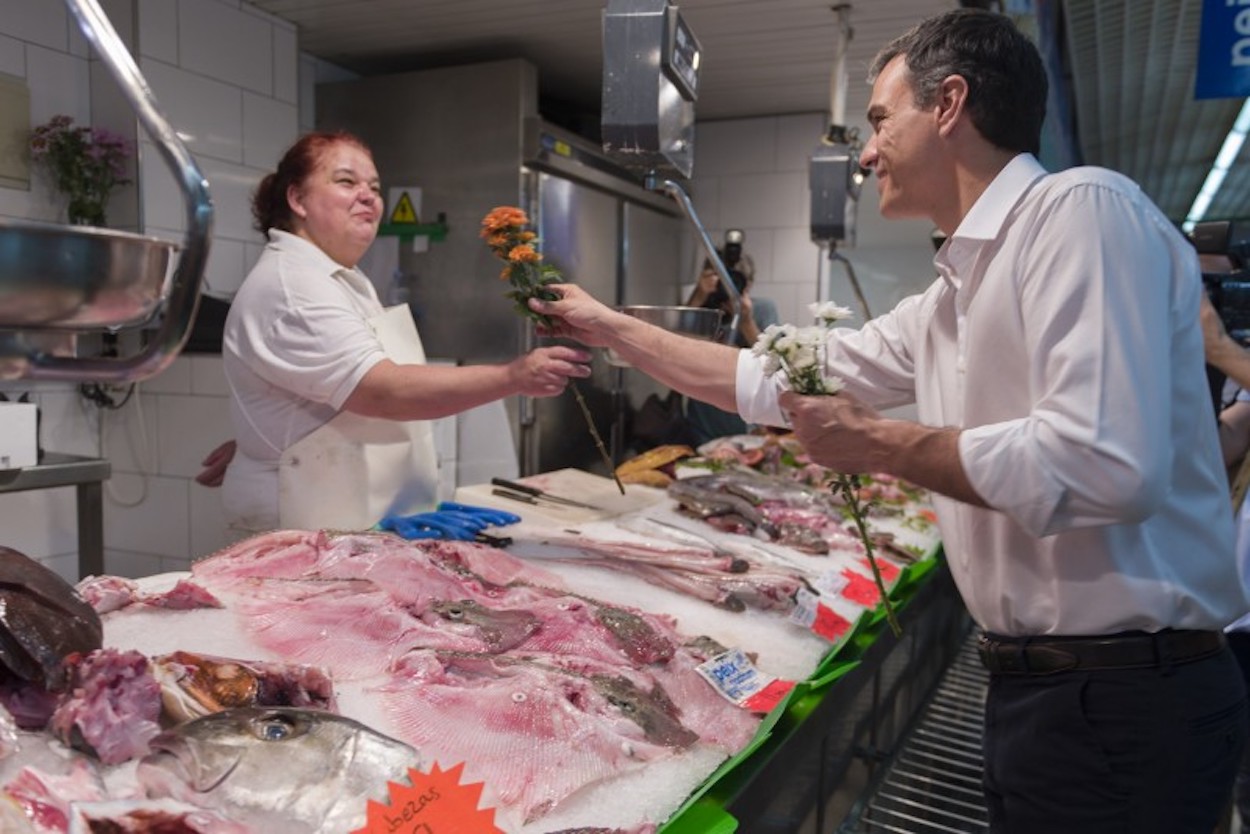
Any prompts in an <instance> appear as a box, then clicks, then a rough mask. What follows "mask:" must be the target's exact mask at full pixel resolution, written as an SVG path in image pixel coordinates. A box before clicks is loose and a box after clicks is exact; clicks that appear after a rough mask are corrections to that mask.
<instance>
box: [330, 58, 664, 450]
mask: <svg viewBox="0 0 1250 834" xmlns="http://www.w3.org/2000/svg"><path fill="white" fill-rule="evenodd" d="M316 107H317V113H316V121H317V125H318V128H319V129H322V130H339V129H341V130H348V131H350V132H352V133H354V134H356V135H357V136H359V137H360V138H361V139H362V140H364V141H365V142H366V143H367V144H368V145H369V146H370V147H371V148H372V150H373V153H374V157H375V160H376V162H377V165H378V170H379V173H380V174H381V177H382V185H383V189H384V191H385V190H386V189H387V188H389V187H392V186H410V187H412V186H415V187H419V188H420V189H421V211H420V217H419V220H420V222H421V223H422V224H425V223H431V222H435V221H436V220H438V219H440V218H441V220H442V221H443V222H444V223H445V224H446V235H445V237H444V239H443V240H441V241H432V242H430V243H429V245H428V248H427V250H426V251H424V252H415V251H413V246H411V245H410V244H408V243H407V242H406V241H404V242H401V244H400V246H399V251H400V255H399V275H400V281H401V282H402V284H403V285H404V289H406V290H407V292H408V296H409V299H410V302H409V303H410V304H411V305H412V309H413V314H414V317H415V318H416V320H417V326H418V328H419V330H420V332H421V338H422V341H423V342H424V344H425V349H426V353H427V355H428V356H429V357H430V358H431V359H441V360H451V361H455V362H460V363H477V362H499V361H507V360H509V359H511V358H513V357H515V356H516V355H518V354H519V353H521V352H523V351H525V350H528V349H529V348H531V347H533V346H534V345H536V344H539V341H538V340H537V337H536V336H535V334H534V332H533V329H532V327H531V325H530V324H529V322H528V321H527V320H525V319H523V318H522V317H521V316H519V315H518V314H517V313H516V312H515V311H514V310H513V308H512V303H511V301H509V300H508V299H507V298H505V297H504V292H505V291H506V289H507V286H506V285H505V284H503V283H501V281H500V280H499V273H500V263H499V262H498V261H497V260H495V259H494V257H493V256H492V255H491V253H490V251H489V250H488V249H487V247H486V246H485V244H484V243H483V241H482V240H481V238H480V237H479V236H478V230H479V228H480V223H481V219H482V217H483V216H484V215H485V214H486V213H487V212H488V211H489V210H490V209H492V208H494V207H495V206H500V205H514V206H519V207H521V208H523V209H525V210H526V212H527V213H528V214H529V215H530V219H531V222H532V224H533V225H534V226H535V228H536V231H537V232H538V234H539V237H540V241H541V243H540V246H541V251H542V254H543V257H544V259H545V260H546V261H548V262H550V263H552V264H554V265H555V266H557V267H558V268H560V270H561V271H562V272H563V274H564V276H565V278H566V279H567V280H569V281H570V282H573V283H577V284H579V285H580V286H582V287H584V288H586V290H587V291H589V292H590V293H592V294H593V295H594V296H595V297H597V298H599V299H600V300H602V301H605V302H607V303H615V304H675V303H679V301H680V299H679V298H678V297H677V296H678V293H679V286H680V283H681V280H682V277H681V273H682V269H681V255H680V252H681V236H682V232H683V219H682V216H681V215H680V212H679V209H678V207H677V206H676V204H674V203H673V202H672V201H671V200H669V198H667V197H664V196H662V195H659V194H656V193H653V192H651V191H648V190H646V189H644V188H643V187H642V186H641V184H640V183H639V181H638V180H637V179H636V178H634V177H633V176H632V175H630V174H628V173H626V172H625V171H623V170H622V169H620V168H618V167H617V166H616V165H615V164H613V163H612V162H610V161H609V160H607V159H606V157H604V156H603V154H602V153H601V152H600V150H599V149H598V148H597V147H595V146H594V145H592V144H591V143H588V142H586V141H585V140H583V139H581V138H580V137H577V136H574V135H572V134H569V133H567V132H564V131H562V130H559V129H558V128H555V127H553V126H552V125H549V124H547V123H545V122H544V121H543V120H542V119H541V118H540V117H539V114H538V77H537V72H536V70H535V69H534V67H533V66H532V65H531V64H529V63H527V62H525V61H523V60H507V61H495V62H490V63H485V64H472V65H468V66H458V67H447V68H439V69H430V70H421V71H417V72H410V73H401V74H394V75H385V76H373V77H368V78H364V79H360V80H355V81H347V82H340V83H333V84H323V85H320V86H319V87H318V89H317V96H316ZM389 208H390V207H388V209H389ZM375 277H376V276H375ZM579 385H580V387H581V390H582V393H583V395H584V397H585V399H586V402H587V404H588V405H589V407H590V410H591V414H592V415H593V417H594V419H595V423H596V425H597V427H598V429H599V432H600V434H601V435H602V436H603V438H604V441H605V443H610V444H611V450H612V452H613V453H614V454H615V455H616V457H618V458H619V457H621V456H622V455H623V454H624V452H625V451H626V449H627V448H628V447H629V443H630V438H629V437H628V434H627V433H626V431H625V427H626V424H627V421H628V414H629V413H630V412H631V411H632V410H633V409H636V408H638V407H639V406H640V405H641V403H642V401H643V400H644V399H645V397H646V396H647V395H648V394H650V393H653V392H661V391H663V390H664V389H661V388H659V387H658V386H657V385H656V384H655V383H652V382H651V381H650V380H648V379H647V378H646V377H644V376H643V375H642V374H641V373H639V372H638V371H635V370H632V369H627V370H623V369H619V368H614V367H612V366H610V365H608V364H607V362H606V361H605V359H604V357H603V356H602V355H601V353H600V352H598V351H596V356H595V360H594V373H593V376H592V377H591V379H589V380H585V381H582V382H580V383H579ZM507 406H508V412H509V415H510V417H511V420H512V423H513V436H514V439H515V440H516V443H517V446H518V459H519V466H520V471H521V473H522V474H532V473H535V472H545V471H550V470H553V469H561V468H565V467H575V468H578V469H585V470H588V471H593V472H600V473H604V472H605V471H606V467H605V465H604V464H603V463H602V462H601V459H600V455H599V454H598V452H597V451H596V449H595V447H594V444H593V442H592V441H591V439H590V436H589V432H588V431H587V428H586V422H585V419H584V417H583V415H582V413H581V410H580V409H579V407H578V405H577V403H576V401H575V399H574V398H573V396H572V395H571V393H566V394H565V395H563V396H560V397H555V398H543V399H531V398H512V399H511V400H510V401H509V402H508V403H507Z"/></svg>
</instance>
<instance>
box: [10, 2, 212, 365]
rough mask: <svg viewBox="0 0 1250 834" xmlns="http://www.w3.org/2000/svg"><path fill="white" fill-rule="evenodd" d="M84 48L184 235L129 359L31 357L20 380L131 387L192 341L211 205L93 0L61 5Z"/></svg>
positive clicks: (194, 169)
mask: <svg viewBox="0 0 1250 834" xmlns="http://www.w3.org/2000/svg"><path fill="white" fill-rule="evenodd" d="M66 4H67V5H68V6H69V9H70V11H71V12H72V13H73V15H74V17H75V18H76V19H77V21H78V25H79V28H81V29H82V31H83V35H84V36H85V37H86V39H87V41H88V42H89V43H90V44H91V45H92V46H93V47H94V48H95V50H96V52H97V53H98V54H99V56H100V58H101V59H102V60H103V61H104V64H105V66H107V67H108V68H109V71H110V72H111V73H112V74H113V77H114V78H115V79H116V80H117V83H118V84H119V85H120V86H121V88H122V92H123V93H124V94H125V96H126V99H127V101H129V102H130V105H131V107H133V108H134V110H135V113H136V114H137V115H138V117H139V121H140V122H141V123H142V124H143V127H144V129H145V130H146V131H147V133H148V135H149V136H151V137H152V139H153V141H155V142H156V145H157V147H158V148H160V151H161V155H162V156H163V157H164V158H165V162H166V163H167V164H168V165H169V168H170V170H171V171H172V172H173V174H174V178H175V179H176V180H177V181H178V184H179V186H180V187H181V188H182V192H183V196H184V198H185V200H186V207H187V215H186V221H187V230H186V235H185V238H184V242H183V247H182V252H181V253H180V254H179V257H178V267H177V269H176V270H175V272H174V275H173V279H172V281H171V282H170V288H169V295H168V297H167V299H166V301H165V309H164V311H163V319H162V321H161V324H160V326H159V327H158V328H157V331H156V333H155V334H154V335H153V337H152V338H151V340H150V341H149V342H148V344H147V346H146V347H145V348H144V349H143V350H142V351H141V352H139V353H137V354H135V355H134V356H128V357H119V358H105V357H99V358H86V357H82V358H67V357H59V356H50V355H47V354H34V355H31V356H30V357H29V361H30V365H29V367H28V368H27V369H26V371H25V373H24V376H26V377H28V378H31V379H53V380H66V381H98V382H131V381H136V380H142V379H146V378H148V377H150V376H153V375H155V374H157V373H159V372H160V371H162V370H164V369H165V368H166V367H167V366H168V365H169V364H170V363H171V362H172V361H173V360H174V358H175V357H176V356H177V355H178V352H179V351H180V350H182V346H183V345H185V344H186V341H187V338H188V337H189V336H190V335H191V323H192V321H193V320H194V319H195V311H196V309H197V308H198V306H199V300H200V284H201V280H202V278H203V275H204V265H205V263H207V261H208V249H209V236H210V234H211V233H212V226H213V204H212V201H211V199H210V197H209V190H208V181H207V180H205V179H204V176H203V174H201V173H200V170H199V168H198V167H197V166H196V164H195V161H194V160H193V159H192V158H191V154H190V153H189V152H188V151H187V149H186V146H185V145H183V143H182V140H181V139H179V138H178V135H177V134H176V133H175V132H174V129H173V128H172V127H171V126H170V124H169V122H168V121H167V120H166V119H165V117H164V115H163V114H162V113H161V112H160V109H159V108H158V107H157V104H156V97H155V96H154V95H153V94H152V91H151V89H150V88H149V87H148V85H147V82H146V81H145V80H144V78H143V75H142V74H141V73H140V72H139V68H138V66H136V65H135V62H134V59H133V58H132V57H131V55H130V53H129V52H127V51H126V47H125V45H124V44H123V43H122V40H121V38H119V37H118V36H117V32H116V30H115V29H114V28H113V24H112V23H110V22H109V19H108V17H107V16H106V15H105V14H104V12H103V10H101V8H100V5H99V3H98V2H96V0H66Z"/></svg>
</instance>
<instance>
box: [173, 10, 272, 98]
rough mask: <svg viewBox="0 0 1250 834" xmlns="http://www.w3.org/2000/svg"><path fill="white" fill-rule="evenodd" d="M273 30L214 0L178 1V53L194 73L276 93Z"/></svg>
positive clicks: (263, 23) (184, 64) (259, 91)
mask: <svg viewBox="0 0 1250 834" xmlns="http://www.w3.org/2000/svg"><path fill="white" fill-rule="evenodd" d="M271 30H272V26H271V25H269V24H267V23H265V22H263V21H262V20H260V19H259V18H257V17H256V16H255V15H249V14H246V13H244V12H242V11H238V10H236V9H232V8H230V7H229V6H226V5H224V4H222V3H218V2H215V1H214V0H179V4H178V55H179V58H180V63H181V66H182V67H183V68H184V69H187V70H190V71H192V72H196V73H200V74H202V75H206V76H208V77H210V78H215V79H217V80H218V81H223V82H226V83H228V84H231V85H234V86H237V87H242V88H243V89H246V90H253V91H255V92H258V93H264V94H266V95H272V94H273V59H272V57H271V56H272V49H273V39H272V32H271Z"/></svg>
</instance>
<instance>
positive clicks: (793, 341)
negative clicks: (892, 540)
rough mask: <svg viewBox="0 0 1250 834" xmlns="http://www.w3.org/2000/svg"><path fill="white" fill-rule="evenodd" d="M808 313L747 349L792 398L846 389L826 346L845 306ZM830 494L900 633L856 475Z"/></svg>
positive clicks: (841, 477) (843, 478)
mask: <svg viewBox="0 0 1250 834" xmlns="http://www.w3.org/2000/svg"><path fill="white" fill-rule="evenodd" d="M808 309H809V310H811V312H812V315H813V316H814V317H815V319H816V324H814V325H812V326H810V327H795V326H794V325H792V324H773V325H769V326H768V327H767V328H765V330H764V332H763V333H761V334H760V337H759V339H757V340H756V342H755V344H754V345H753V346H752V348H751V352H752V353H754V354H755V355H756V356H762V357H763V358H764V374H765V375H766V376H770V377H771V376H775V375H776V374H782V375H783V377H784V381H785V384H786V387H788V388H789V389H790V390H791V391H793V392H795V393H796V394H803V395H805V396H821V395H835V394H837V393H838V392H839V391H841V390H842V389H843V387H845V385H846V383H845V381H843V380H842V379H841V378H839V377H836V376H830V375H828V374H826V373H825V345H826V343H827V342H828V338H829V330H830V328H832V327H833V326H834V325H835V324H836V323H837V322H839V321H842V320H844V319H848V318H850V317H851V311H850V309H849V308H847V307H839V306H838V305H837V304H834V303H833V302H832V301H825V302H823V303H816V304H809V305H808ZM832 486H833V489H834V490H836V491H837V492H838V493H839V494H841V496H842V500H843V501H844V503H845V504H846V508H847V510H848V511H849V512H850V515H851V518H852V519H853V520H854V522H855V527H856V529H857V530H858V532H859V537H860V540H861V541H862V542H863V544H864V550H865V552H866V553H867V556H868V564H869V565H871V566H872V577H873V579H874V580H875V581H876V583H877V590H878V591H879V592H880V594H881V601H882V603H883V604H884V605H885V613H886V618H887V619H888V620H889V623H890V628H891V630H893V632H894V634H895V635H899V634H902V628H901V627H900V626H899V623H898V617H897V616H895V613H894V606H893V605H892V604H891V602H890V596H889V594H888V593H887V592H886V588H885V582H884V580H883V579H882V578H881V569H880V568H879V567H878V565H877V560H876V559H875V558H874V556H873V553H874V547H873V544H872V537H871V536H869V534H868V526H867V522H866V521H865V517H866V515H867V506H866V505H864V504H861V503H860V499H859V478H858V477H857V476H855V475H846V474H838V475H837V477H836V478H835V479H834V481H833V484H832Z"/></svg>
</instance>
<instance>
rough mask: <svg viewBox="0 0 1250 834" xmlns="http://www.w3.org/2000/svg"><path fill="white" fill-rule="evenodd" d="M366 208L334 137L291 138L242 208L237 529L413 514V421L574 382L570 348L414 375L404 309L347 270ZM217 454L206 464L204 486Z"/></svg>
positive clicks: (433, 474) (233, 310) (421, 368)
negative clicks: (259, 245)
mask: <svg viewBox="0 0 1250 834" xmlns="http://www.w3.org/2000/svg"><path fill="white" fill-rule="evenodd" d="M382 209H383V206H382V197H381V190H380V184H379V179H378V172H377V169H376V167H375V166H374V162H373V156H372V154H371V152H370V151H369V149H368V148H367V147H366V146H365V145H364V143H363V142H361V140H360V139H358V138H356V137H355V136H352V135H350V134H347V133H310V134H307V135H305V136H303V137H302V138H300V139H299V140H298V141H297V142H296V143H295V144H294V145H292V146H291V148H290V149H289V150H287V151H286V153H285V154H284V156H283V157H282V160H281V162H280V163H279V164H278V169H277V171H276V172H274V173H272V174H269V175H268V176H266V177H265V178H264V179H263V180H262V181H261V183H260V186H259V188H258V189H257V191H256V194H255V195H254V198H253V201H252V210H253V215H254V217H255V221H256V228H257V229H258V230H259V231H260V232H261V233H263V234H264V235H265V236H266V237H267V239H268V245H267V246H266V247H265V249H264V252H263V253H262V254H261V256H260V259H259V260H258V261H257V263H256V265H255V267H253V269H252V270H251V272H250V273H249V274H248V276H247V278H246V279H245V280H244V282H243V285H242V286H241V287H240V288H239V291H238V293H237V295H236V296H235V298H234V301H233V303H232V304H231V307H230V313H229V315H228V316H227V319H226V325H225V334H224V340H223V351H222V361H223V367H224V370H225V375H226V381H227V383H228V384H229V386H230V392H231V395H232V399H231V419H232V422H233V424H234V429H235V443H236V450H235V453H234V455H233V460H229V461H228V464H229V465H228V466H227V467H226V468H225V472H224V477H223V479H222V486H223V489H224V495H223V505H224V507H225V509H226V513H227V515H228V516H229V517H230V519H231V521H232V524H233V526H235V527H237V528H241V529H244V530H251V531H260V530H267V529H272V528H275V527H288V528H313V529H316V528H321V527H328V528H336V529H364V528H368V527H369V526H371V525H373V524H375V523H377V522H378V521H379V520H380V519H381V518H382V517H383V516H384V515H387V514H390V513H401V514H402V513H410V512H415V511H417V510H420V509H428V508H429V507H430V506H431V505H432V504H433V503H434V502H435V499H436V488H437V477H438V473H437V461H436V459H435V456H434V446H433V436H432V434H431V430H430V424H429V423H428V422H426V421H428V420H433V419H436V418H439V417H445V416H447V415H451V414H455V413H457V412H459V411H462V410H464V409H468V408H473V407H474V406H478V405H482V404H483V403H487V402H490V401H492V400H497V399H500V398H502V397H508V396H512V395H516V394H520V395H525V396H535V397H546V396H554V395H556V394H559V393H561V392H562V391H563V390H564V388H565V386H566V385H567V383H568V381H569V378H570V377H585V376H588V375H589V374H590V368H589V367H588V365H587V363H588V362H589V360H590V355H589V353H588V352H586V351H584V350H578V349H574V348H570V347H545V348H538V349H536V350H534V351H532V352H530V353H528V354H525V355H523V356H520V357H518V358H517V359H515V360H513V361H511V362H508V363H506V364H498V365H475V366H441V365H439V366H433V365H426V364H425V355H424V351H423V350H422V347H421V340H420V338H419V336H418V335H417V331H416V327H415V325H414V323H413V320H412V315H411V313H410V311H409V309H408V307H407V306H406V305H402V306H398V307H392V308H390V309H383V307H382V304H381V303H380V302H379V300H378V296H377V292H376V290H375V289H374V287H373V284H372V283H371V282H370V281H369V279H368V278H367V277H366V276H365V275H364V274H363V273H362V272H361V271H360V270H359V269H357V268H356V263H357V261H358V260H359V259H360V257H361V256H362V255H363V254H364V253H365V250H366V249H368V248H369V246H370V244H372V243H373V241H374V238H375V237H376V236H377V233H378V224H379V222H380V221H381V217H382ZM466 325H469V322H467V321H466ZM222 457H228V451H227V450H224V449H219V450H216V451H215V453H214V454H212V455H210V456H209V458H207V459H206V461H205V466H206V467H207V468H206V470H205V472H204V473H202V477H203V478H204V479H205V480H206V481H210V482H211V480H213V479H215V477H217V476H216V471H217V470H219V469H220V467H221V466H222V465H223V463H222V460H221V458H222Z"/></svg>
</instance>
